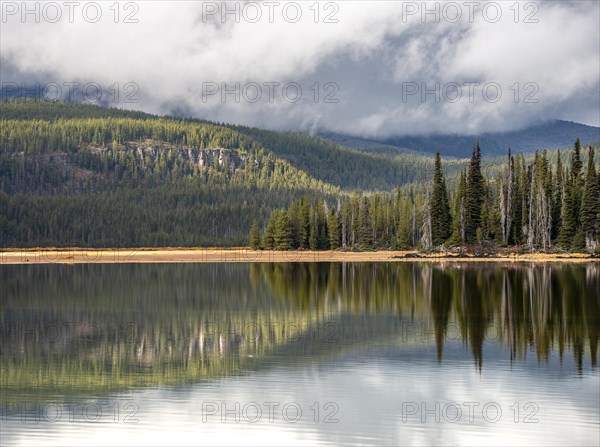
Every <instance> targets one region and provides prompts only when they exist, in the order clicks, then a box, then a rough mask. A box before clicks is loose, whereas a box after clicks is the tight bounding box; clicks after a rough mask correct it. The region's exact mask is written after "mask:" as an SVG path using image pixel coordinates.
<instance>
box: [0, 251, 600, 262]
mask: <svg viewBox="0 0 600 447" xmlns="http://www.w3.org/2000/svg"><path fill="white" fill-rule="evenodd" d="M598 261H600V258H594V257H592V255H590V254H587V253H565V254H548V253H526V254H497V255H494V256H489V257H476V256H474V255H473V256H470V255H469V256H467V257H464V256H455V255H452V254H445V253H432V254H422V253H418V252H416V251H393V250H381V251H372V252H351V251H311V250H302V251H297V250H296V251H269V250H263V251H257V250H251V249H248V248H101V249H100V248H99V249H83V248H60V249H59V248H31V249H2V251H0V265H17V264H94V263H102V264H116V263H243V262H251V263H259V262H539V263H541V262H567V263H581V262H598Z"/></svg>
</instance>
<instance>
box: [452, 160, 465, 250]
mask: <svg viewBox="0 0 600 447" xmlns="http://www.w3.org/2000/svg"><path fill="white" fill-rule="evenodd" d="M466 194H467V177H466V174H465V171H460V178H459V181H458V186H457V188H456V191H455V193H454V204H453V212H454V217H453V220H452V222H453V231H452V243H454V244H465V243H466V240H465V218H466V210H465V206H466Z"/></svg>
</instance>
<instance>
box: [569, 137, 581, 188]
mask: <svg viewBox="0 0 600 447" xmlns="http://www.w3.org/2000/svg"><path fill="white" fill-rule="evenodd" d="M582 169H583V162H582V161H581V143H580V142H579V138H577V140H576V141H575V146H574V147H573V153H572V154H571V175H572V176H573V178H574V179H575V181H576V182H577V181H579V177H580V175H581V170H582Z"/></svg>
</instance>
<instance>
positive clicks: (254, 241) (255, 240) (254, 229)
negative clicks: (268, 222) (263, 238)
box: [249, 219, 260, 250]
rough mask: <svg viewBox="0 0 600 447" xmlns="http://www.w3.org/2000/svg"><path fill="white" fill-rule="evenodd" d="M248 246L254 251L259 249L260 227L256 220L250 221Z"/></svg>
mask: <svg viewBox="0 0 600 447" xmlns="http://www.w3.org/2000/svg"><path fill="white" fill-rule="evenodd" d="M249 244H250V248H252V249H254V250H258V249H259V248H260V227H259V226H258V222H257V221H256V219H254V220H253V221H252V225H251V226H250V235H249Z"/></svg>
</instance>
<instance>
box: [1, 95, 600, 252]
mask: <svg viewBox="0 0 600 447" xmlns="http://www.w3.org/2000/svg"><path fill="white" fill-rule="evenodd" d="M0 118H1V120H2V121H1V128H0V246H1V247H23V248H24V247H36V246H56V247H65V246H71V247H161V246H162V247H164V246H187V247H192V246H242V245H250V246H251V247H253V248H256V249H275V250H289V249H317V250H325V249H357V250H375V249H413V248H416V249H421V250H432V249H438V248H441V247H451V246H464V245H468V246H470V247H475V246H478V247H483V246H485V247H512V246H518V247H520V248H523V249H528V250H536V251H566V252H569V251H577V252H582V251H588V252H597V251H598V247H599V244H598V242H599V241H598V240H599V235H600V229H599V227H598V220H599V214H600V175H598V173H597V171H598V167H597V158H596V154H595V150H596V152H597V150H598V146H597V145H594V146H593V147H584V146H582V145H581V144H580V143H579V140H578V141H576V142H574V145H573V147H572V148H567V149H566V150H563V151H543V152H536V153H535V154H516V153H515V154H513V153H511V151H510V149H509V148H507V155H506V156H504V157H496V158H485V157H483V155H484V154H485V148H484V147H480V146H479V143H476V144H474V147H473V153H472V157H471V158H470V159H467V160H461V159H443V158H442V157H440V154H439V153H438V154H437V156H436V157H435V158H434V157H429V156H426V155H419V154H410V153H408V154H407V153H390V152H386V151H380V152H367V151H361V150H357V149H350V148H346V147H343V146H340V145H337V144H334V143H332V142H331V141H328V140H325V139H323V138H320V137H313V136H309V135H307V134H303V133H298V132H271V131H266V130H261V129H251V128H245V127H240V126H230V125H226V124H216V123H210V122H206V121H201V120H194V119H179V118H171V117H158V116H154V115H148V114H145V113H141V112H129V111H123V110H118V109H106V108H102V107H97V106H91V105H84V104H76V103H68V104H67V103H61V102H51V101H35V100H23V99H21V100H10V101H6V100H5V101H1V102H0Z"/></svg>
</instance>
